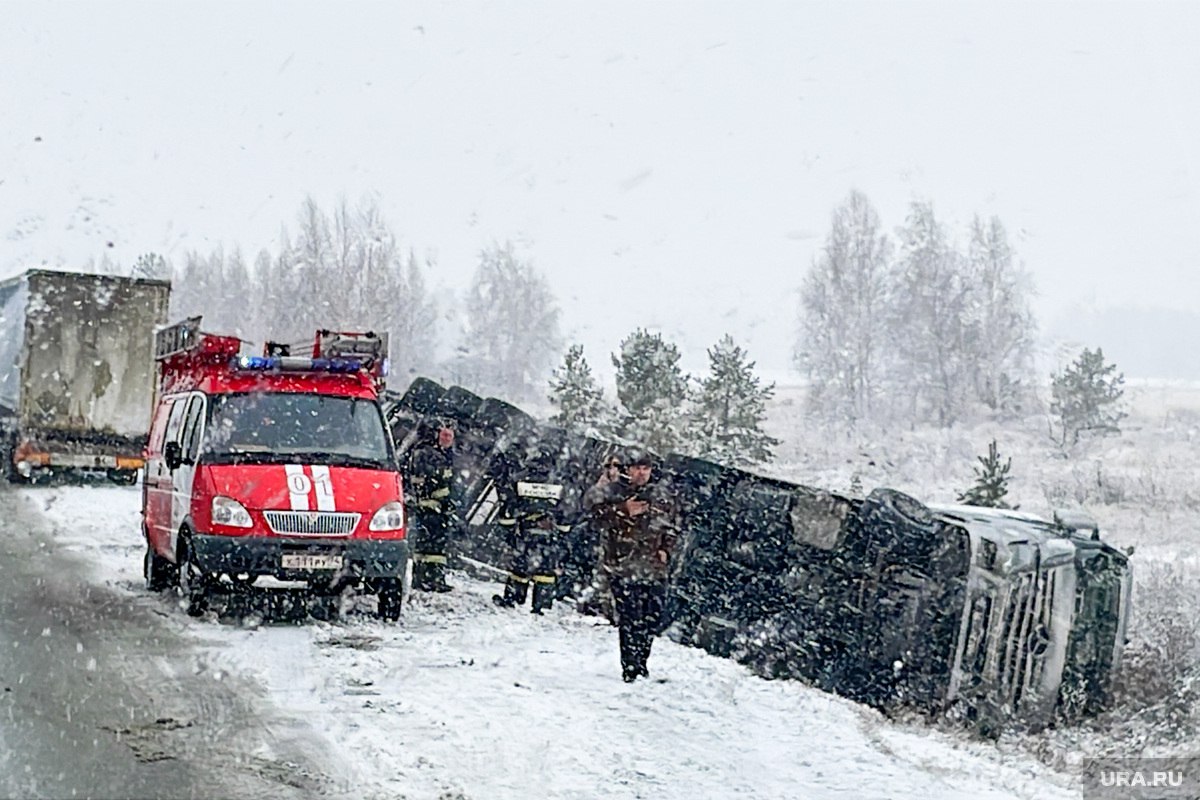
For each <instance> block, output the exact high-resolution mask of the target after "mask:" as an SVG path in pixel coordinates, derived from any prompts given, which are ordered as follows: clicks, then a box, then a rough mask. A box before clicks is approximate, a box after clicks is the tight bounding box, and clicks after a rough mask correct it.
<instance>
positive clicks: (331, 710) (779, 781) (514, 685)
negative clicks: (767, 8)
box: [22, 487, 1078, 800]
mask: <svg viewBox="0 0 1200 800" xmlns="http://www.w3.org/2000/svg"><path fill="white" fill-rule="evenodd" d="M22 495H23V496H24V498H25V499H26V500H27V501H28V502H29V503H30V504H31V505H32V506H33V507H34V508H36V509H39V510H40V511H41V513H42V514H43V515H44V516H45V517H46V519H47V520H48V522H49V523H50V524H51V526H52V527H53V528H54V530H55V536H56V538H57V540H58V541H59V542H60V543H61V545H62V547H64V548H65V549H69V550H72V551H76V552H79V553H80V554H82V555H85V556H86V557H87V558H88V559H89V560H90V561H91V562H92V564H93V565H94V576H95V580H96V581H97V582H100V583H103V584H107V585H109V586H111V587H113V588H114V589H116V590H118V591H124V592H129V593H130V594H134V595H138V596H140V597H142V598H143V599H144V601H145V602H146V603H150V604H154V605H156V606H157V607H158V608H159V609H160V610H161V611H162V612H163V613H165V614H167V615H169V617H170V618H171V619H173V620H174V621H175V624H176V625H177V626H178V628H179V629H180V630H181V631H184V632H185V633H186V634H187V635H189V636H190V637H193V638H194V640H195V642H196V651H195V653H196V656H195V657H196V664H197V669H219V670H226V671H230V672H236V673H238V674H242V675H247V676H250V677H254V678H256V679H257V680H258V682H259V683H260V684H261V685H262V686H263V687H264V691H265V694H266V696H267V699H269V700H270V701H271V702H273V704H274V705H275V706H276V707H278V708H279V710H280V713H281V714H282V715H284V716H287V717H291V718H294V719H296V720H297V721H299V722H303V723H305V724H307V725H309V726H310V727H311V728H312V729H313V730H314V731H315V732H318V733H319V734H320V735H321V736H322V737H323V738H324V739H325V741H326V742H327V743H328V751H327V752H328V755H329V758H330V759H331V761H334V762H337V763H339V764H341V765H342V768H343V770H344V771H345V772H348V773H349V774H352V775H355V776H356V785H355V786H354V787H353V791H352V794H354V795H355V796H364V797H384V796H387V797H395V796H402V797H412V798H459V797H461V798H476V799H483V800H486V799H487V798H507V797H518V796H526V795H529V794H537V795H540V796H543V797H553V798H591V797H597V796H605V797H617V798H623V797H629V798H633V797H654V798H681V799H682V798H686V799H687V800H692V799H693V798H696V797H733V796H737V797H740V798H787V797H812V798H824V797H831V798H832V797H855V798H859V797H863V798H866V797H876V798H903V797H922V798H986V797H993V798H1000V797H1028V798H1035V797H1036V798H1039V800H1040V799H1042V798H1052V797H1078V790H1077V788H1075V786H1076V783H1075V782H1074V781H1073V780H1072V779H1071V777H1070V776H1068V775H1065V774H1063V773H1057V772H1054V771H1051V770H1049V769H1047V768H1046V767H1044V766H1043V765H1041V764H1039V763H1038V762H1036V761H1034V760H1033V759H1032V758H1030V757H1028V756H1026V755H1023V754H1019V753H1012V752H1007V753H1006V752H1001V751H1000V750H998V749H997V748H996V747H994V746H992V745H989V744H985V743H979V742H974V741H970V740H967V739H966V738H965V737H958V736H955V735H952V734H948V733H945V732H942V731H937V730H933V729H931V728H925V727H921V726H919V725H899V724H895V723H892V722H889V721H887V720H885V719H884V718H882V717H881V716H880V715H879V714H877V713H876V712H874V711H872V710H870V709H867V708H864V707H861V706H858V705H855V704H853V703H849V702H847V701H844V700H842V699H840V698H837V697H833V696H830V695H826V694H824V693H821V692H818V691H815V690H813V689H810V688H808V687H805V686H803V685H801V684H799V683H795V682H789V681H764V680H761V679H759V678H756V677H754V676H752V675H751V674H750V673H749V672H748V671H747V670H746V669H744V668H743V667H741V666H739V665H737V664H735V663H733V662H730V661H727V660H723V659H717V658H713V657H710V656H708V655H707V654H705V653H703V652H701V651H699V650H695V649H692V648H686V647H681V646H678V645H675V644H674V643H672V642H669V641H665V640H660V642H659V643H658V644H657V645H656V648H655V653H654V656H653V657H652V659H651V665H650V666H651V670H652V672H653V673H654V674H655V676H658V677H665V678H666V679H667V680H666V682H664V683H658V682H639V683H636V684H633V685H625V684H623V683H622V682H621V681H620V678H619V669H618V666H617V647H616V640H615V639H616V632H615V630H614V629H612V628H611V627H609V626H608V625H606V624H603V623H601V622H600V621H598V620H596V619H594V618H590V617H583V616H580V615H577V614H575V613H574V612H573V611H571V610H570V609H568V608H556V609H554V610H553V611H552V612H551V613H550V614H548V615H547V616H545V617H543V618H537V617H533V616H531V615H529V614H528V613H519V612H512V611H509V612H504V611H501V610H498V609H496V608H495V607H493V606H492V604H491V603H490V602H489V600H488V598H489V597H490V595H491V593H492V592H493V591H494V590H495V586H493V585H491V584H485V583H481V582H477V581H474V580H471V579H470V578H467V577H465V576H454V583H455V586H456V588H457V591H455V592H454V593H452V594H450V595H444V596H434V597H429V596H424V595H420V596H417V597H416V598H415V599H414V600H413V602H412V603H410V604H409V605H408V606H407V607H406V609H405V617H404V619H403V620H402V621H401V622H400V623H399V624H398V625H385V624H382V623H379V622H377V621H375V620H373V619H370V618H368V617H362V616H356V615H352V616H347V617H345V618H343V619H342V620H341V621H338V622H334V623H328V622H316V621H309V622H306V623H305V624H301V625H292V624H269V625H264V626H259V627H243V626H239V625H236V624H225V623H221V622H218V621H216V620H215V618H212V617H210V618H206V619H203V620H192V619H189V618H188V617H186V616H185V615H184V614H183V612H182V611H181V610H179V608H178V607H177V604H176V603H175V602H174V599H173V597H172V596H170V595H164V596H161V597H160V596H155V595H151V594H148V593H146V592H145V590H144V589H142V588H141V553H142V543H141V538H140V535H139V524H140V519H139V508H140V490H139V489H138V488H116V487H55V488H44V489H41V488H39V489H25V490H22ZM131 656H132V654H131Z"/></svg>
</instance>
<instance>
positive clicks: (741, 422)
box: [689, 334, 779, 467]
mask: <svg viewBox="0 0 1200 800" xmlns="http://www.w3.org/2000/svg"><path fill="white" fill-rule="evenodd" d="M708 361H709V375H708V377H707V378H705V379H703V380H702V381H701V382H700V391H699V393H698V394H697V397H696V405H695V408H694V409H693V412H692V413H693V419H694V420H695V422H694V430H695V431H696V433H697V434H698V435H697V436H696V438H695V439H694V440H693V442H694V446H693V447H691V448H689V449H691V450H694V451H695V452H696V455H698V456H700V457H702V458H708V459H711V460H713V461H717V462H720V463H722V464H729V465H731V466H739V467H740V466H751V465H754V464H763V463H766V462H768V461H771V460H772V459H773V458H774V457H775V454H774V453H773V452H772V448H773V447H775V446H776V445H778V444H779V440H778V439H775V438H773V437H771V436H768V435H767V434H766V433H764V432H763V430H762V423H763V420H764V419H766V416H767V412H766V403H767V401H768V400H769V399H771V397H772V396H773V395H774V394H775V384H773V383H772V384H769V385H767V386H762V385H761V384H760V383H759V379H758V376H756V375H755V374H754V363H755V362H753V361H747V359H746V351H744V350H743V349H742V348H740V347H738V346H737V345H736V344H734V341H733V337H732V336H730V335H729V334H726V335H725V336H724V337H722V338H721V341H719V342H717V343H716V344H715V345H714V346H713V347H711V348H709V350H708Z"/></svg>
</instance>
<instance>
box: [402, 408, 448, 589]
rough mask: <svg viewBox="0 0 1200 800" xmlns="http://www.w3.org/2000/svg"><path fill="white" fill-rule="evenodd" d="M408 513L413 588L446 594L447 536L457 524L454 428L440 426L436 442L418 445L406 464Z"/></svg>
mask: <svg viewBox="0 0 1200 800" xmlns="http://www.w3.org/2000/svg"><path fill="white" fill-rule="evenodd" d="M407 479H408V480H407V482H408V487H407V489H408V494H409V510H410V513H411V514H412V515H413V517H414V519H415V521H416V523H417V525H416V535H415V536H414V537H413V542H412V548H413V588H414V589H418V590H420V591H424V592H448V591H450V589H451V587H450V585H449V584H448V583H446V562H447V559H448V554H449V548H450V535H451V533H452V532H453V531H454V530H455V527H456V525H457V522H456V517H455V513H454V512H455V509H454V497H453V493H454V429H453V428H451V427H450V426H449V425H446V424H443V425H441V426H440V427H439V428H438V431H437V436H436V439H435V440H434V441H432V442H427V443H426V444H422V445H419V446H418V447H417V448H416V449H415V450H414V451H413V454H412V458H411V459H410V461H409V470H408V475H407Z"/></svg>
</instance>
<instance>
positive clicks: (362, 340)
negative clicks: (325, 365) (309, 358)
mask: <svg viewBox="0 0 1200 800" xmlns="http://www.w3.org/2000/svg"><path fill="white" fill-rule="evenodd" d="M313 358H314V359H318V358H320V359H329V360H345V361H357V362H358V363H359V364H361V365H362V368H363V369H365V370H366V371H367V372H369V373H371V375H372V376H374V378H375V382H376V383H378V384H379V385H380V386H383V382H384V379H385V378H387V373H388V335H387V334H386V333H381V334H380V333H374V332H371V331H368V332H367V333H356V332H350V331H327V330H320V331H317V339H316V343H315V344H314V345H313Z"/></svg>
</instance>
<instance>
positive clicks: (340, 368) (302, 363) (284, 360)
mask: <svg viewBox="0 0 1200 800" xmlns="http://www.w3.org/2000/svg"><path fill="white" fill-rule="evenodd" d="M233 364H234V366H235V367H237V368H238V369H244V370H254V371H258V372H270V371H276V370H278V371H286V372H332V373H340V374H353V373H355V372H358V371H359V370H361V369H363V368H364V367H365V364H364V363H363V362H362V361H360V360H359V359H357V358H303V357H300V356H241V357H239V358H237V359H235V360H234V362H233Z"/></svg>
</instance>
